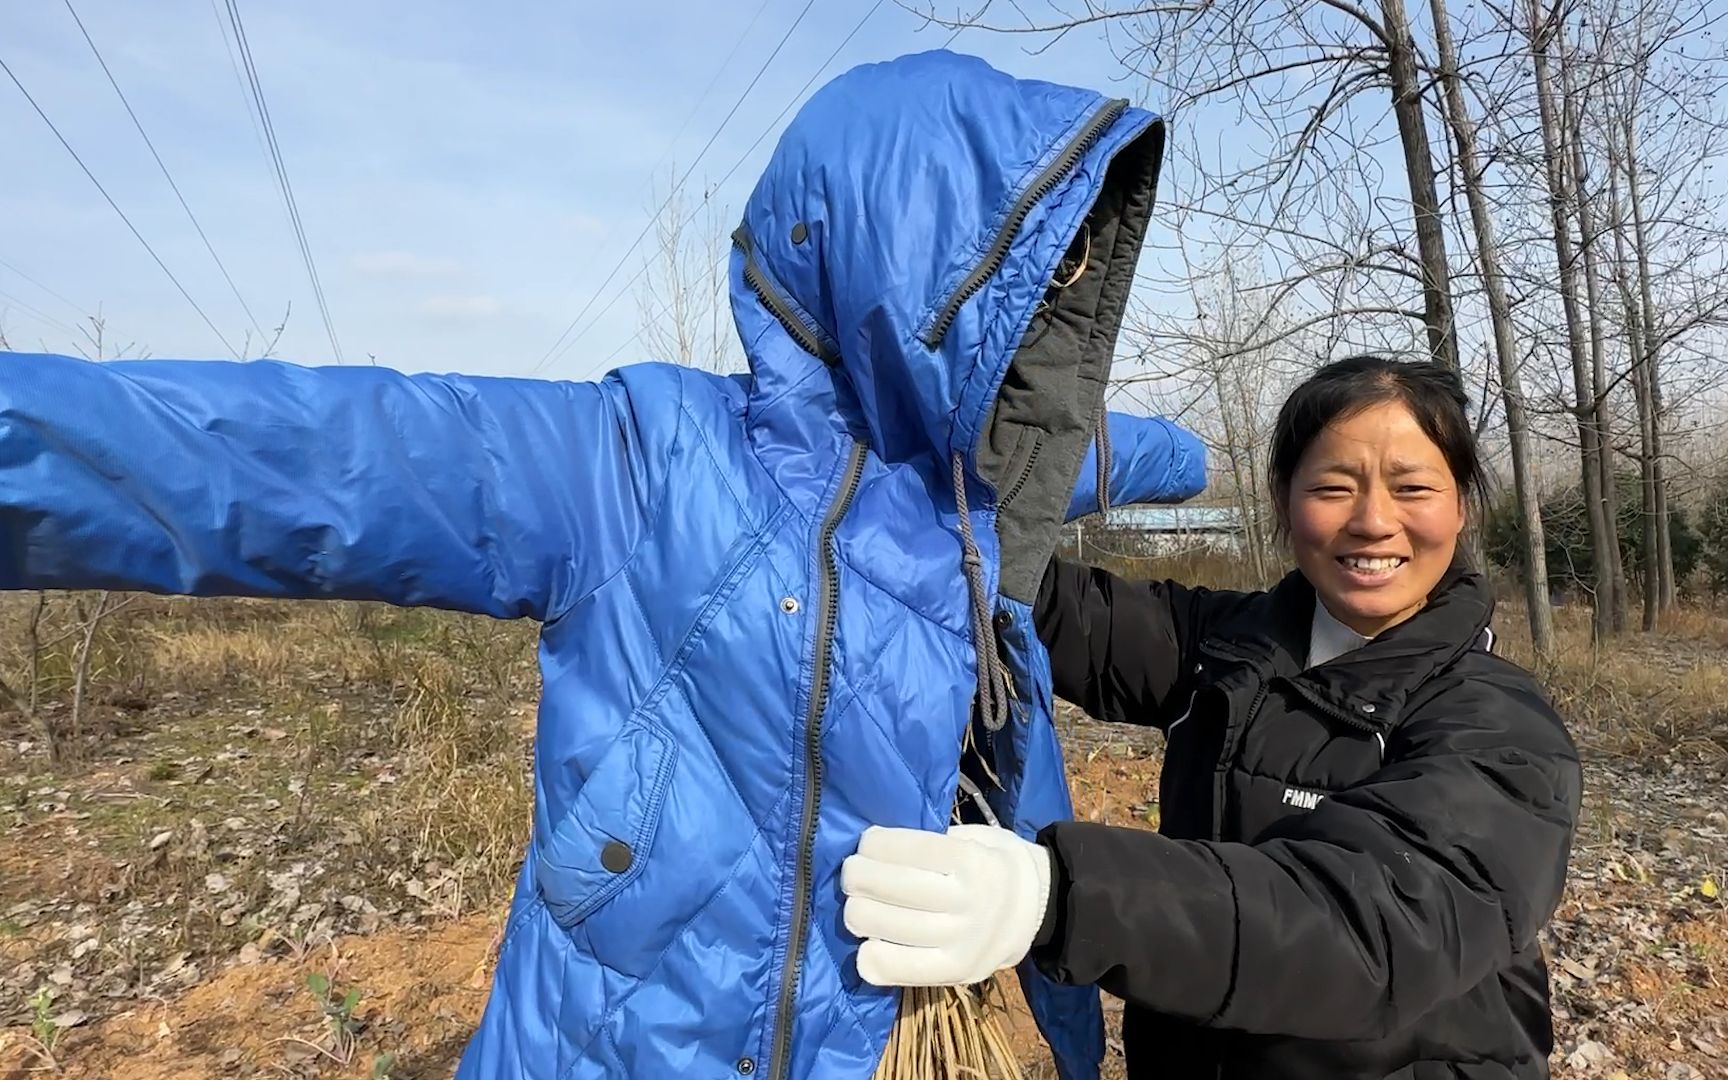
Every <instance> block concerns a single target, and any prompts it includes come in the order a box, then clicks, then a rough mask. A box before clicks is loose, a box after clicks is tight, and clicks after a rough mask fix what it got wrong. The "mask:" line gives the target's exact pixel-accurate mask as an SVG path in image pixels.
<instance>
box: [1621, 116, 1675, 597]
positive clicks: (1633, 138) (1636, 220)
mask: <svg viewBox="0 0 1728 1080" xmlns="http://www.w3.org/2000/svg"><path fill="white" fill-rule="evenodd" d="M1621 129H1622V131H1624V133H1625V136H1626V160H1625V161H1624V162H1623V163H1622V165H1623V166H1624V168H1625V170H1626V190H1627V194H1628V195H1629V196H1630V197H1631V201H1632V238H1633V242H1634V245H1635V250H1636V253H1637V256H1638V293H1639V298H1640V307H1641V311H1642V314H1643V318H1642V320H1641V321H1642V324H1643V328H1644V378H1645V380H1646V382H1647V383H1648V388H1647V393H1648V395H1649V405H1650V459H1651V460H1650V473H1651V477H1650V482H1651V485H1652V486H1653V487H1654V488H1655V491H1654V496H1653V499H1652V504H1651V512H1652V513H1653V514H1654V515H1655V520H1654V521H1653V522H1652V524H1653V525H1654V526H1655V544H1654V547H1655V549H1656V572H1657V579H1656V597H1657V601H1656V602H1657V606H1658V607H1659V608H1660V609H1661V610H1662V611H1668V610H1669V609H1671V608H1672V607H1673V606H1674V604H1675V601H1676V599H1677V594H1676V589H1675V586H1674V538H1673V533H1672V531H1671V530H1670V528H1669V520H1668V477H1667V465H1666V462H1664V461H1663V457H1662V442H1663V439H1662V368H1661V364H1660V355H1659V354H1660V352H1661V348H1662V343H1661V341H1660V335H1659V332H1658V330H1657V326H1656V305H1655V303H1654V301H1653V300H1652V298H1651V290H1650V237H1649V233H1648V232H1647V230H1646V229H1645V227H1644V196H1643V190H1642V185H1641V184H1640V183H1639V180H1638V137H1637V134H1636V131H1635V128H1634V125H1633V123H1632V118H1631V116H1630V114H1628V115H1627V116H1626V117H1625V119H1624V121H1623V122H1622V124H1621Z"/></svg>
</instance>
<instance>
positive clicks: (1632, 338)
mask: <svg viewBox="0 0 1728 1080" xmlns="http://www.w3.org/2000/svg"><path fill="white" fill-rule="evenodd" d="M1624 149H1625V148H1624V147H1622V146H1620V145H1619V143H1618V140H1616V139H1614V138H1610V139H1608V216H1609V223H1608V224H1609V228H1610V229H1611V230H1612V231H1613V233H1614V283H1615V284H1616V285H1617V286H1618V287H1619V290H1620V303H1621V306H1622V307H1623V308H1624V309H1625V311H1626V316H1625V317H1626V345H1627V353H1628V354H1629V357H1630V363H1631V365H1632V394H1633V397H1634V399H1635V400H1636V401H1637V403H1638V474H1639V495H1640V499H1639V501H1640V503H1641V510H1642V519H1641V520H1642V522H1643V528H1642V529H1641V530H1640V532H1641V533H1642V543H1641V545H1640V547H1641V549H1642V550H1641V554H1642V556H1643V558H1642V559H1641V563H1642V576H1643V581H1642V582H1641V585H1642V587H1643V593H1644V622H1643V626H1644V629H1645V630H1646V631H1649V630H1654V629H1656V626H1657V624H1658V622H1660V619H1661V599H1662V598H1661V579H1662V574H1661V571H1660V570H1659V569H1658V564H1659V562H1660V559H1659V557H1658V554H1657V549H1656V543H1655V535H1656V534H1655V521H1656V472H1655V465H1656V455H1655V451H1654V448H1655V438H1654V434H1655V425H1654V423H1653V422H1652V421H1653V418H1654V417H1653V414H1654V411H1655V410H1653V409H1652V408H1651V406H1650V380H1649V379H1648V378H1647V375H1646V371H1645V367H1644V362H1645V360H1646V359H1647V355H1646V353H1645V349H1644V309H1643V307H1642V306H1641V305H1640V304H1639V302H1638V299H1637V297H1636V296H1635V294H1634V293H1633V289H1632V273H1633V272H1632V270H1631V269H1630V266H1629V256H1628V255H1627V252H1626V214H1625V210H1624V208H1623V207H1622V205H1621V202H1620V165H1621V162H1620V156H1621V154H1622V152H1623V151H1624Z"/></svg>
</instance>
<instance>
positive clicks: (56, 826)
mask: <svg viewBox="0 0 1728 1080" xmlns="http://www.w3.org/2000/svg"><path fill="white" fill-rule="evenodd" d="M272 617H274V616H272ZM150 618H151V620H152V621H151V625H152V626H155V627H157V628H158V631H159V628H160V625H161V620H162V619H163V618H164V616H163V615H162V614H161V613H160V612H157V613H154V614H153V615H151V617H150ZM440 627H441V624H430V623H428V624H422V623H413V622H409V623H392V622H384V623H368V624H365V625H363V626H362V627H361V628H360V631H358V632H362V633H363V634H364V635H367V636H368V638H369V640H374V641H375V642H384V643H386V644H387V645H388V650H389V651H388V653H386V652H384V651H380V652H378V653H377V654H376V655H374V656H373V657H372V659H370V660H368V661H366V663H365V664H360V662H359V661H355V662H354V663H355V665H357V666H355V667H353V668H352V669H351V670H346V671H343V670H333V669H332V667H331V665H323V666H321V667H320V669H319V670H320V671H321V672H322V673H321V674H320V675H318V676H316V677H313V678H311V679H310V680H308V679H305V678H302V677H301V676H299V675H295V674H293V673H294V672H295V671H296V670H298V669H297V667H296V665H297V664H300V663H302V662H303V659H304V657H303V655H302V650H313V649H316V648H317V647H319V646H318V642H319V641H320V640H322V639H325V638H329V637H331V636H332V635H333V634H335V632H336V631H335V628H333V627H332V626H330V625H325V624H319V625H317V626H312V627H310V628H308V627H298V628H296V627H295V626H293V625H291V624H290V623H280V624H278V623H271V622H269V621H268V620H265V621H264V622H262V623H261V624H260V625H259V627H255V628H254V630H255V631H256V633H257V635H258V637H259V640H258V642H256V643H255V646H254V647H255V649H256V651H257V652H258V655H257V656H248V657H240V658H238V659H236V658H234V657H231V656H230V657H227V658H226V659H224V660H222V662H221V663H220V664H215V666H213V667H212V666H210V665H211V664H214V661H211V660H210V659H209V658H208V657H204V658H202V659H200V658H198V657H196V656H193V655H192V654H189V653H186V652H184V640H183V639H176V640H179V641H180V643H179V644H178V645H176V646H174V648H175V649H180V650H182V651H178V652H176V651H173V650H170V651H169V653H168V654H167V660H165V661H164V662H163V663H164V666H169V664H170V662H171V664H172V665H179V666H177V667H175V668H174V670H176V671H178V672H179V673H180V675H179V678H178V679H177V680H176V681H174V682H172V683H171V684H170V683H165V681H164V679H163V678H162V677H161V676H160V673H159V672H147V673H138V672H134V673H132V674H130V675H127V676H126V678H124V679H120V678H118V676H117V677H116V682H115V683H114V684H113V685H110V686H109V687H108V688H107V689H105V690H104V692H103V694H102V696H101V700H100V703H99V708H97V709H95V710H93V712H92V716H93V717H94V718H95V719H94V721H93V723H92V727H93V728H95V729H96V730H95V731H94V732H93V733H92V734H90V736H89V737H88V738H87V739H86V741H85V744H84V745H83V746H82V747H80V750H79V756H78V758H77V759H76V760H69V761H67V762H63V763H61V764H59V765H55V766H49V765H48V764H46V763H45V761H44V759H43V755H42V753H41V751H40V748H39V747H37V746H34V745H32V740H31V738H30V737H29V733H28V731H24V730H8V729H6V728H4V726H0V836H3V839H0V1080H23V1078H25V1077H37V1076H46V1075H59V1076H66V1077H93V1078H94V1077H101V1078H115V1080H168V1078H175V1080H181V1078H185V1080H197V1078H204V1077H210V1078H217V1077H220V1078H225V1080H226V1078H244V1077H302V1078H312V1077H370V1078H372V1080H384V1078H386V1077H389V1078H395V1080H411V1078H429V1077H444V1076H448V1075H450V1073H451V1071H452V1069H453V1068H454V1065H455V1063H456V1061H457V1059H458V1057H459V1055H460V1053H461V1050H462V1047H463V1045H464V1043H465V1042H466V1040H467V1038H468V1036H469V1034H470V1033H471V1032H472V1030H473V1027H474V1025H475V1023H476V1022H477V1021H478V1018H479V1015H480V1011H481V1009H482V1007H483V1004H484V1001H485V994H486V988H487V985H488V982H489V978H490V945H491V942H492V941H493V938H494V935H495V933H496V931H497V927H498V922H497V920H498V918H499V916H500V914H501V911H502V908H503V892H502V890H503V889H504V888H505V887H507V883H508V879H509V875H510V872H511V871H512V869H513V864H514V859H515V856H516V853H517V852H518V851H519V850H520V842H521V838H520V832H521V829H522V827H523V826H524V825H525V814H524V813H523V811H524V809H525V807H526V801H525V800H526V793H525V792H524V791H523V790H522V789H521V780H520V776H521V773H522V769H523V768H524V762H523V755H524V754H525V752H526V749H527V746H528V743H527V738H528V727H527V718H528V716H529V712H530V710H529V703H530V702H531V701H532V695H533V692H534V689H535V688H534V686H533V685H532V679H531V677H530V676H531V669H530V668H528V667H527V666H526V665H527V660H528V657H526V656H525V657H523V658H522V661H523V665H524V666H523V669H522V670H521V671H518V672H517V675H518V676H521V677H515V676H513V677H512V678H510V679H505V678H503V677H499V678H497V679H494V680H491V681H489V682H486V683H484V684H482V683H474V682H470V681H461V680H456V681H451V680H450V679H449V678H447V677H446V676H444V675H440V674H439V670H440V669H438V668H436V666H429V665H431V659H429V658H437V657H441V656H448V655H452V654H455V653H458V652H459V651H460V649H462V648H468V647H472V648H491V647H492V646H490V645H487V644H484V643H479V642H477V641H469V642H468V643H467V644H464V641H466V640H467V639H462V638H459V637H451V636H449V635H448V634H447V633H446V631H445V630H443V629H441V628H440ZM353 630H354V628H352V627H348V628H346V629H343V630H342V633H349V632H351V631H353ZM1719 631H1720V628H1717V630H1713V631H1712V633H1716V632H1719ZM140 632H142V631H140ZM153 632H156V631H153ZM249 632H250V631H249ZM463 632H464V633H466V631H463ZM224 633H225V636H224V638H223V640H224V642H225V644H224V645H223V646H222V647H223V648H224V649H228V650H231V649H232V648H233V647H234V646H233V639H234V634H235V633H238V632H237V631H231V630H230V631H225V632H224ZM296 635H299V636H296ZM338 636H339V635H338ZM278 639H280V640H286V641H289V642H300V644H298V645H293V646H292V648H290V649H289V655H285V656H281V657H276V656H275V653H274V652H272V651H271V650H272V649H274V648H277V647H278V646H276V645H274V644H272V643H273V642H276V641H277V640H278ZM140 640H141V639H140ZM521 645H522V643H521V642H517V643H516V644H515V645H513V646H512V648H513V649H516V648H519V647H520V646H521ZM132 647H136V643H134V645H133V646H132ZM381 648H382V646H381ZM1688 650H1690V651H1688ZM511 655H514V653H512V654H511ZM1723 655H1724V654H1723V652H1722V650H1721V649H1720V641H1719V640H1718V639H1715V638H1712V639H1710V640H1708V641H1704V640H1702V639H1700V640H1699V641H1694V642H1693V643H1692V644H1691V645H1688V646H1685V647H1680V646H1676V645H1675V644H1674V643H1673V642H1668V643H1665V644H1663V645H1662V646H1661V647H1660V648H1656V647H1655V646H1654V645H1652V646H1651V652H1650V653H1649V655H1648V656H1646V657H1642V658H1639V659H1637V660H1636V662H1635V663H1634V664H1633V665H1632V668H1630V669H1629V670H1630V671H1631V672H1632V674H1629V675H1627V676H1625V678H1621V677H1619V676H1615V678H1614V679H1610V678H1607V677H1606V676H1602V677H1599V678H1598V679H1597V681H1596V682H1593V683H1590V684H1589V685H1588V686H1585V685H1584V684H1582V683H1579V684H1577V685H1576V686H1573V689H1572V690H1571V691H1569V693H1570V694H1571V695H1572V696H1570V697H1568V696H1567V695H1565V694H1562V695H1561V697H1562V699H1563V703H1564V704H1566V705H1567V706H1568V707H1569V708H1570V709H1571V710H1573V711H1575V712H1577V713H1578V714H1580V715H1582V716H1583V717H1584V719H1583V720H1575V721H1574V725H1575V728H1577V729H1579V730H1578V734H1579V736H1580V741H1581V742H1582V743H1584V744H1585V745H1586V782H1587V794H1586V806H1587V809H1586V818H1585V821H1584V822H1583V824H1582V826H1581V828H1580V834H1579V837H1578V842H1577V848H1576V851H1575V857H1574V862H1573V867H1572V874H1571V883H1570V886H1569V889H1568V893H1567V897H1566V899H1565V902H1564V904H1563V905H1562V907H1561V909H1560V911H1559V913H1558V915H1557V916H1556V918H1555V920H1554V921H1553V923H1552V924H1551V926H1550V928H1549V930H1548V933H1547V946H1548V950H1549V956H1550V963H1551V966H1552V968H1553V972H1554V988H1555V1016H1556V1022H1557V1028H1558V1032H1557V1046H1556V1051H1555V1054H1554V1059H1553V1064H1554V1068H1555V1073H1556V1075H1558V1076H1566V1077H1570V1076H1599V1077H1609V1078H1613V1077H1656V1078H1660V1080H1696V1078H1704V1077H1709V1078H1715V1077H1728V902H1725V900H1724V897H1723V895H1722V893H1723V891H1724V890H1725V889H1728V865H1725V864H1728V799H1725V798H1724V796H1725V795H1728V780H1725V778H1724V768H1725V766H1728V753H1724V747H1725V746H1728V738H1725V737H1724V735H1728V708H1725V707H1724V706H1725V702H1728V699H1725V698H1724V697H1722V696H1717V697H1715V698H1714V704H1713V705H1712V704H1710V701H1709V700H1707V699H1706V700H1705V705H1704V706H1703V707H1705V708H1713V709H1714V710H1715V711H1714V712H1713V713H1711V714H1710V716H1709V719H1710V720H1711V722H1712V724H1713V725H1714V726H1712V727H1709V728H1706V729H1698V728H1695V727H1692V728H1686V729H1685V730H1686V734H1685V735H1684V737H1682V736H1681V735H1680V734H1674V733H1671V734H1670V735H1663V734H1662V732H1663V730H1664V728H1663V726H1662V725H1664V724H1667V725H1668V727H1669V728H1671V729H1673V732H1675V733H1677V732H1679V731H1680V729H1679V727H1677V726H1676V724H1677V723H1678V721H1675V720H1673V719H1672V717H1668V715H1667V713H1668V712H1673V711H1674V710H1678V709H1679V708H1680V707H1681V702H1680V701H1679V700H1678V699H1674V700H1670V699H1667V698H1663V697H1662V696H1661V694H1662V692H1663V691H1662V689H1661V688H1662V687H1666V686H1670V685H1674V686H1678V685H1690V683H1691V682H1699V680H1702V682H1699V685H1700V686H1704V687H1706V688H1707V689H1708V688H1710V687H1719V686H1723V685H1728V683H1724V682H1722V681H1721V679H1720V675H1721V670H1722V667H1723V665H1724V664H1725V663H1728V661H1724V660H1723V659H1722V657H1723ZM272 657H275V658H274V659H272ZM511 662H515V661H511ZM476 663H477V661H473V662H470V661H464V662H463V663H461V664H458V665H457V666H459V667H472V666H475V664H476ZM487 663H489V664H490V663H491V661H487ZM200 664H204V665H205V667H208V669H209V670H207V671H206V670H205V667H199V665H200ZM259 665H263V666H265V667H267V668H270V669H271V670H276V671H278V672H279V673H281V672H286V673H287V674H288V676H289V678H290V681H291V682H292V683H293V684H294V687H295V688H294V690H293V691H292V692H289V691H285V690H284V689H283V687H284V686H285V685H287V684H286V683H284V682H283V681H281V680H279V679H278V680H276V681H272V679H266V678H261V677H259V676H258V675H257V672H255V671H253V670H252V669H253V668H255V667H257V666H259ZM367 665H371V667H368V666H367ZM1711 665H1715V666H1714V667H1712V666H1711ZM492 666H496V665H495V664H493V665H492ZM338 667H339V665H338ZM194 668H196V669H197V670H198V671H202V672H204V674H202V675H199V676H198V677H193V674H190V673H191V672H193V669H194ZM373 668H376V669H377V670H373ZM115 670H116V671H117V672H120V673H122V674H124V673H125V670H126V669H125V668H124V665H118V664H117V666H116V668H115ZM524 672H526V673H527V674H524ZM1639 672H1654V674H1650V675H1649V676H1648V677H1649V679H1650V680H1652V681H1651V683H1650V686H1649V687H1644V684H1641V683H1636V682H1635V681H1626V680H1628V679H1633V678H1634V676H1637V677H1644V676H1642V675H1638V673H1639ZM1700 673H1702V674H1700ZM1616 679H1619V681H1615V680H1616ZM1689 681H1690V682H1689ZM165 685H173V686H174V687H175V688H174V689H171V690H169V689H164V688H163V687H164V686H165ZM1568 685H1573V684H1570V683H1569V684H1568ZM1640 687H1644V688H1642V689H1640ZM1711 693H1714V691H1711ZM1592 700H1597V701H1601V702H1609V703H1618V704H1614V707H1615V708H1616V709H1620V710H1622V711H1621V712H1620V713H1612V712H1608V711H1604V710H1603V709H1592V708H1588V707H1587V705H1589V703H1590V701H1592ZM1626 702H1632V703H1634V704H1636V703H1638V702H1642V703H1643V706H1642V707H1643V708H1645V709H1647V710H1651V715H1652V716H1655V719H1654V720H1649V722H1648V723H1645V724H1643V725H1642V726H1640V727H1638V729H1637V739H1632V738H1631V737H1630V735H1628V734H1627V733H1626V732H1620V731H1617V730H1613V729H1612V726H1611V725H1612V724H1613V723H1614V721H1613V717H1614V716H1615V715H1626V714H1625V712H1624V709H1625V708H1626V707H1627V706H1626V705H1625V703H1626ZM440 710H443V711H440ZM1664 710H1666V712H1665V711H1664ZM1658 714H1660V715H1658ZM1676 715H1678V714H1677V713H1676ZM450 717H466V718H467V719H466V720H459V721H450V722H452V723H458V724H462V723H467V724H470V726H471V727H474V728H475V729H476V730H477V729H478V727H479V726H482V725H483V726H484V727H485V728H486V730H488V731H504V732H506V733H507V735H506V737H503V738H496V737H493V736H488V738H492V742H491V743H490V744H488V746H487V747H486V749H485V750H484V752H483V753H482V752H479V751H476V750H474V749H473V746H472V745H471V744H470V743H463V744H462V746H461V747H460V748H459V751H460V752H452V749H451V745H450V744H447V743H445V742H440V741H437V740H432V741H429V742H415V741H414V740H412V739H407V738H404V737H403V736H401V734H400V732H401V731H402V730H403V729H404V728H405V727H406V728H408V729H410V730H420V731H432V730H434V729H436V730H440V731H442V730H444V728H445V727H447V726H448V724H445V723H444V722H443V720H441V719H440V718H444V719H445V720H448V718H450ZM1646 719H1649V718H1648V717H1647V718H1646ZM415 725H419V727H415ZM1064 728H1065V739H1066V742H1067V745H1068V748H1069V755H1070V762H1071V784H1072V787H1073V791H1074V796H1075V801H1076V804H1077V807H1078V813H1079V815H1080V816H1082V817H1085V818H1088V819H1092V820H1101V821H1109V822H1115V823H1119V824H1132V825H1136V826H1139V827H1146V828H1150V827H1155V826H1156V824H1157V818H1158V806H1157V802H1156V783H1157V775H1158V766H1159V761H1158V753H1157V748H1158V740H1157V737H1156V736H1154V735H1151V734H1142V733H1138V732H1122V731H1120V730H1105V729H1104V728H1102V727H1100V726H1097V725H1093V724H1090V723H1087V722H1084V721H1081V720H1077V719H1076V718H1074V717H1073V716H1072V715H1068V716H1066V717H1065V720H1064ZM1699 730H1703V731H1704V732H1705V734H1704V735H1703V736H1699V735H1698V734H1697V732H1698V731H1699ZM465 738H466V736H465ZM1633 750H1636V753H1633V752H1632V751H1633ZM488 763H489V764H488ZM481 769H489V770H491V771H489V772H481V771H477V770H481ZM512 775H514V776H516V777H517V778H516V779H515V780H514V781H510V780H508V777H510V776H512ZM511 782H513V783H515V784H516V788H515V789H514V790H513V791H502V792H501V793H499V792H496V791H494V789H499V788H501V787H503V786H505V785H507V784H508V783H511ZM479 788H484V789H486V790H487V791H488V792H491V793H492V794H490V795H489V796H488V797H487V798H488V799H490V800H491V801H487V800H485V799H481V798H479V797H478V796H476V795H474V794H473V791H474V790H475V789H479ZM430 807H437V808H438V809H439V810H440V815H441V816H439V820H437V821H434V820H433V817H434V816H437V815H431V814H430V813H429V808H430ZM319 980H323V982H319ZM315 983H316V984H317V985H316V986H315V985H314V984H315ZM350 992H354V993H357V994H358V998H357V999H352V1000H350V999H348V995H349V994H350ZM1013 1009H1014V1013H1015V1015H1014V1016H1013V1017H1012V1018H1011V1026H1012V1029H1013V1033H1014V1039H1015V1043H1016V1046H1017V1048H1018V1049H1020V1050H1021V1051H1022V1059H1023V1061H1024V1062H1025V1065H1026V1070H1027V1075H1028V1077H1031V1078H1041V1077H1046V1076H1050V1075H1053V1074H1052V1072H1051V1070H1050V1068H1049V1065H1048V1057H1047V1055H1045V1054H1044V1053H1043V1052H1042V1051H1041V1048H1040V1044H1039V1040H1038V1038H1037V1036H1036V1033H1035V1032H1034V1031H1033V1029H1032V1026H1031V1024H1030V1021H1029V1018H1027V1017H1026V1015H1025V1013H1024V1007H1023V1006H1021V1005H1018V1004H1016V1005H1015V1006H1013ZM1107 1009H1108V1010H1109V1015H1110V1017H1111V1020H1112V1023H1113V1025H1114V1022H1115V1021H1116V1020H1117V1019H1118V1018H1119V1016H1120V1006H1119V1004H1117V1003H1114V1002H1110V1001H1108V1000H1107ZM1106 1076H1108V1077H1120V1076H1121V1061H1120V1043H1119V1041H1118V1039H1117V1038H1116V1034H1115V1031H1114V1030H1112V1032H1111V1037H1110V1053H1109V1060H1108V1061H1107V1070H1106Z"/></svg>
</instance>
